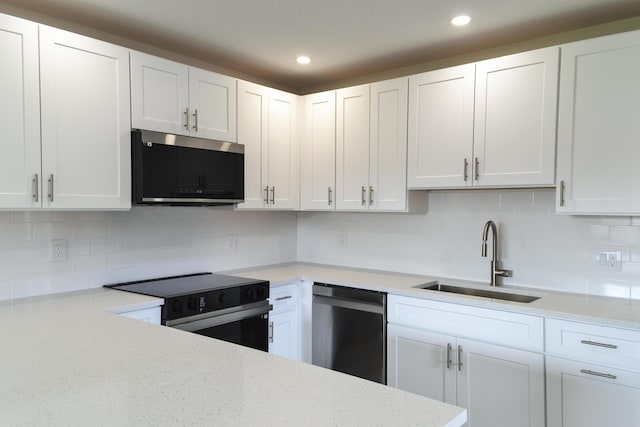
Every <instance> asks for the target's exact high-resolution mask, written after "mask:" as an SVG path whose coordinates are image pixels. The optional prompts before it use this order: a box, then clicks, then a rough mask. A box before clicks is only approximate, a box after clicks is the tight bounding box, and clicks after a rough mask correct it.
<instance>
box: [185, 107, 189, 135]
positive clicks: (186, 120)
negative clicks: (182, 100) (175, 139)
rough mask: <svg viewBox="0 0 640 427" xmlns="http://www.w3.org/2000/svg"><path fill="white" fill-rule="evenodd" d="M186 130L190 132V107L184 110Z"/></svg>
mask: <svg viewBox="0 0 640 427" xmlns="http://www.w3.org/2000/svg"><path fill="white" fill-rule="evenodd" d="M184 128H185V129H186V130H189V107H187V108H185V109H184Z"/></svg>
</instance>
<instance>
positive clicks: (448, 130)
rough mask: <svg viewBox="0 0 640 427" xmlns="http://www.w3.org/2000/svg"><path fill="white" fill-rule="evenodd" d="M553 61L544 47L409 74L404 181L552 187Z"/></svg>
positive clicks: (555, 79) (555, 54)
mask: <svg viewBox="0 0 640 427" xmlns="http://www.w3.org/2000/svg"><path fill="white" fill-rule="evenodd" d="M558 64H559V58H558V48H557V47H550V48H545V49H539V50H535V51H530V52H524V53H519V54H515V55H509V56H505V57H501V58H495V59H490V60H487V61H482V62H479V63H476V64H468V65H462V66H458V67H452V68H448V69H444V70H437V71H431V72H427V73H423V74H419V75H416V76H412V77H411V78H410V89H409V108H410V111H409V166H408V174H409V175H408V182H409V187H410V188H416V189H418V188H459V187H469V186H474V187H526V186H552V185H554V179H555V134H556V100H557V88H558V66H559V65H558ZM474 88H475V89H474Z"/></svg>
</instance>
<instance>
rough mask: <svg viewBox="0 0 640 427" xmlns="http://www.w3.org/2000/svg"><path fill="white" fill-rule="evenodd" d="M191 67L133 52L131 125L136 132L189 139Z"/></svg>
mask: <svg viewBox="0 0 640 427" xmlns="http://www.w3.org/2000/svg"><path fill="white" fill-rule="evenodd" d="M188 107H189V67H188V66H187V65H184V64H180V63H178V62H174V61H170V60H168V59H164V58H158V57H156V56H152V55H147V54H145V53H141V52H135V51H132V52H131V122H132V123H131V124H132V126H133V127H134V128H136V129H146V130H154V131H158V132H167V133H175V134H179V135H189V128H190V120H191V119H192V117H191V113H190V112H189V111H188Z"/></svg>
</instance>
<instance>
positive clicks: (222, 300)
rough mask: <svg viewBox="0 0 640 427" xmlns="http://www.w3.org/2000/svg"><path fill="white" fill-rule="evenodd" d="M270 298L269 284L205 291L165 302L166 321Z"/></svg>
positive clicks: (168, 299)
mask: <svg viewBox="0 0 640 427" xmlns="http://www.w3.org/2000/svg"><path fill="white" fill-rule="evenodd" d="M268 298H269V282H259V283H252V284H249V285H242V286H236V287H231V288H224V289H217V290H212V291H205V292H200V293H195V294H190V295H186V296H179V297H172V298H167V299H166V300H165V305H164V307H163V310H164V313H163V318H164V320H175V319H181V318H184V317H189V316H194V315H196V314H202V313H210V312H212V311H218V310H224V309H226V308H231V307H238V306H243V305H246V304H251V303H255V302H260V301H264V300H267V299H268Z"/></svg>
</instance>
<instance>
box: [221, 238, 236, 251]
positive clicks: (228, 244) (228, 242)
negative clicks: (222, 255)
mask: <svg viewBox="0 0 640 427" xmlns="http://www.w3.org/2000/svg"><path fill="white" fill-rule="evenodd" d="M237 245H238V239H237V237H236V235H235V234H229V235H227V236H226V237H225V238H224V248H225V249H226V250H228V251H229V252H232V251H235V250H236V247H237Z"/></svg>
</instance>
